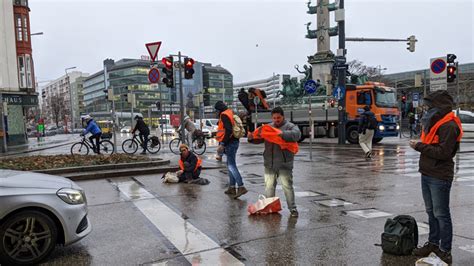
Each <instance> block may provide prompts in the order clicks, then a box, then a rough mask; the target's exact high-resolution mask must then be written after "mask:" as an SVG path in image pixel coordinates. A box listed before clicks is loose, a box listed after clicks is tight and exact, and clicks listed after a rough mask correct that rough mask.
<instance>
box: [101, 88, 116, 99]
mask: <svg viewBox="0 0 474 266" xmlns="http://www.w3.org/2000/svg"><path fill="white" fill-rule="evenodd" d="M102 91H103V92H104V93H105V100H106V101H112V100H113V99H114V96H113V91H112V89H111V88H109V89H104V90H102Z"/></svg>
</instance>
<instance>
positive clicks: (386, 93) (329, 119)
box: [251, 82, 400, 144]
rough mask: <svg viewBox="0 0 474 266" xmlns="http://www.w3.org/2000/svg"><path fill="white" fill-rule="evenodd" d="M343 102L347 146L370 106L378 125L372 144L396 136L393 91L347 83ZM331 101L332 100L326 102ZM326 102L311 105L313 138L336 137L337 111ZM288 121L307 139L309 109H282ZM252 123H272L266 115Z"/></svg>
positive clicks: (355, 138) (356, 136) (354, 139)
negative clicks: (364, 110) (366, 106)
mask: <svg viewBox="0 0 474 266" xmlns="http://www.w3.org/2000/svg"><path fill="white" fill-rule="evenodd" d="M343 96H344V97H345V100H346V114H347V116H346V117H347V120H346V139H347V141H349V142H350V143H353V144H356V143H358V142H359V134H358V131H357V129H358V124H359V119H360V114H361V113H362V112H363V108H364V106H365V105H369V106H370V108H371V111H372V112H374V114H375V116H376V117H377V121H378V126H377V130H376V132H375V135H374V140H373V142H380V141H381V140H382V139H383V138H386V137H397V136H398V134H399V130H400V126H399V124H398V121H399V115H400V111H399V107H398V101H397V96H396V90H395V89H394V88H391V87H387V86H385V85H384V84H383V83H379V82H366V83H364V84H362V85H355V84H347V85H346V90H345V93H344V95H343ZM329 101H332V102H333V101H334V99H329ZM327 102H328V101H327V99H326V101H325V102H324V103H322V104H321V103H319V104H318V103H316V104H314V103H313V107H312V119H313V123H314V126H315V130H314V132H315V137H322V136H326V137H337V131H338V130H337V126H338V108H337V106H329V105H330V104H328V103H327ZM282 107H283V109H284V110H285V117H286V119H287V120H289V121H291V122H292V123H294V124H296V125H298V127H299V128H300V130H301V132H302V136H301V139H300V141H303V140H304V139H305V138H307V137H309V136H310V132H311V131H310V128H309V115H308V107H307V105H306V106H301V107H298V108H285V106H282ZM251 121H252V123H255V122H256V123H257V124H258V125H260V124H264V123H269V122H271V114H270V113H268V112H264V113H259V114H258V116H257V115H256V114H255V113H254V114H252V118H251Z"/></svg>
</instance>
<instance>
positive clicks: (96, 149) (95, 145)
mask: <svg viewBox="0 0 474 266" xmlns="http://www.w3.org/2000/svg"><path fill="white" fill-rule="evenodd" d="M101 135H102V133H97V134H94V135H92V136H90V137H89V141H90V142H91V143H92V149H93V150H94V152H96V153H100V145H99V142H100V136H101ZM94 140H95V143H94Z"/></svg>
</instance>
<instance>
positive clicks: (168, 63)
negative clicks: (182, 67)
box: [161, 56, 174, 88]
mask: <svg viewBox="0 0 474 266" xmlns="http://www.w3.org/2000/svg"><path fill="white" fill-rule="evenodd" d="M161 62H162V63H163V65H165V67H163V69H162V70H161V72H163V74H165V77H164V78H163V79H162V80H161V81H163V83H164V84H165V85H166V87H168V88H174V71H173V57H172V56H168V57H163V59H161Z"/></svg>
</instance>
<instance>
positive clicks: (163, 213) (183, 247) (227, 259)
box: [115, 181, 244, 265]
mask: <svg viewBox="0 0 474 266" xmlns="http://www.w3.org/2000/svg"><path fill="white" fill-rule="evenodd" d="M115 185H116V186H117V187H118V189H119V190H120V192H122V194H123V195H125V196H126V197H127V198H128V199H130V200H131V201H132V202H133V204H134V205H135V206H136V207H137V208H138V209H139V210H140V211H141V212H142V213H143V214H144V215H145V216H146V217H147V218H148V220H150V222H152V223H153V224H154V225H155V226H156V228H157V229H158V230H160V232H161V233H162V234H163V235H164V236H165V237H166V238H167V239H168V240H169V241H170V242H171V243H172V244H173V245H174V246H175V247H176V248H177V249H178V250H179V251H180V252H181V253H182V254H183V255H184V256H185V258H186V259H187V260H188V261H189V262H190V263H192V264H193V265H244V264H243V263H242V262H240V261H239V260H238V259H237V258H235V257H234V256H232V254H230V253H229V252H227V251H226V250H225V249H223V248H221V247H220V246H219V245H218V244H217V243H216V242H214V241H213V240H212V239H211V238H210V237H208V236H207V235H206V234H204V233H203V232H201V231H199V229H197V228H196V227H194V226H193V225H192V224H191V223H189V222H188V221H187V220H184V219H183V218H182V217H181V216H180V215H178V214H177V213H176V212H175V211H173V210H172V209H171V208H169V207H168V206H166V205H165V204H164V203H163V202H161V201H160V200H159V199H157V198H155V197H154V196H153V195H152V194H151V193H149V192H148V191H147V190H146V189H144V188H143V187H141V186H140V185H139V184H137V183H136V182H135V181H125V182H117V183H115ZM196 263H197V264H196ZM156 265H161V264H156Z"/></svg>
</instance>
